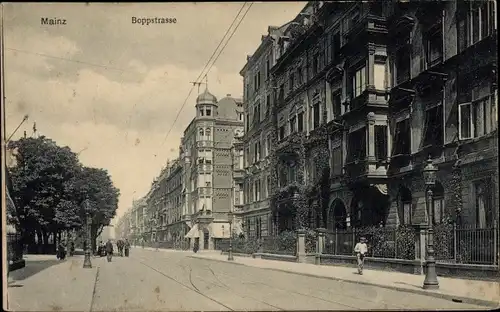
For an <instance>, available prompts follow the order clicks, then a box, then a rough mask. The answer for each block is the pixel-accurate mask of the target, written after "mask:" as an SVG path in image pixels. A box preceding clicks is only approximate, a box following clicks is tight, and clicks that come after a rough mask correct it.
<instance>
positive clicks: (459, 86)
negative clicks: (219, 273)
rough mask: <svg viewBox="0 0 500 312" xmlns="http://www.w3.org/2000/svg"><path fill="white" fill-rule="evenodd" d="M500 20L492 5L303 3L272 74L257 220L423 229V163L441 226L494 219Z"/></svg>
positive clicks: (276, 224) (279, 227)
mask: <svg viewBox="0 0 500 312" xmlns="http://www.w3.org/2000/svg"><path fill="white" fill-rule="evenodd" d="M495 12H496V3H494V2H493V1H491V2H488V1H484V2H478V1H475V2H463V3H455V2H445V1H443V2H432V3H421V2H393V3H383V4H382V3H379V2H321V1H319V2H310V3H308V4H307V5H306V6H305V7H304V9H303V10H302V12H301V13H300V14H299V15H298V16H297V17H296V18H295V19H294V20H293V21H292V22H291V23H289V24H288V26H287V27H286V29H285V30H284V31H283V34H281V35H280V36H279V38H277V40H276V43H277V46H276V55H275V57H276V61H275V64H274V65H273V66H272V68H271V69H270V72H271V78H270V80H271V81H270V82H269V83H268V84H270V87H269V86H268V88H270V89H271V90H273V93H274V96H273V97H272V98H273V102H272V105H271V111H272V113H271V115H272V118H271V124H272V127H271V128H273V129H274V131H271V144H270V146H271V147H272V148H271V149H270V151H269V164H270V165H269V168H270V169H269V170H268V174H269V176H270V179H269V180H270V184H268V185H267V188H268V189H269V195H268V196H267V197H268V198H269V199H270V201H269V206H270V207H269V208H268V210H267V211H266V210H264V211H263V212H262V214H266V213H269V214H271V215H272V217H271V222H270V223H272V228H273V229H275V232H279V231H283V230H293V229H296V228H297V227H308V228H315V227H326V228H329V229H335V228H346V227H352V226H356V227H358V226H367V225H381V226H395V225H398V224H414V225H419V224H423V223H425V222H426V216H427V214H426V213H427V212H426V209H425V196H424V182H423V177H422V168H423V166H424V165H425V163H426V161H427V159H428V158H429V157H430V158H431V159H432V161H433V163H434V164H435V165H436V166H437V167H438V169H439V170H438V183H437V184H436V187H435V189H434V194H435V200H434V207H435V212H436V213H435V216H436V221H437V222H440V221H445V220H446V219H450V218H452V219H457V220H460V222H466V223H469V224H476V225H482V224H485V225H487V224H491V223H492V222H493V220H494V219H495V218H496V219H498V209H497V208H494V207H497V206H498V181H497V179H498V178H497V176H498V166H497V158H496V157H497V154H498V148H497V138H498V134H497V108H496V107H497V104H496V103H497V95H496V94H497V83H496V79H497V77H496V76H497V75H496V51H497V48H496V19H495V18H494V17H495ZM259 48H260V47H259ZM250 64H251V63H247V67H248V66H249V65H250ZM248 77H251V76H250V75H248ZM245 81H247V79H246V80H245ZM246 84H247V83H246V82H245V88H247V85H246ZM245 94H246V93H245ZM245 102H247V101H245ZM250 104H251V101H250V102H249V105H250ZM251 113H252V110H251V109H248V110H247V109H246V110H245V114H246V117H245V118H246V123H249V121H248V120H250V114H251ZM247 131H248V133H246V134H245V139H246V140H245V158H246V159H252V157H253V154H254V152H253V151H252V150H251V148H252V144H253V143H252V141H251V140H250V138H252V135H251V133H252V132H250V130H249V129H248V128H247ZM249 133H250V134H249ZM259 167H260V166H259ZM248 189H249V190H250V189H251V184H250V185H249V187H248ZM256 203H258V200H257V198H256V197H249V198H248V197H247V198H246V200H245V208H246V207H253V206H255V205H257V204H256ZM495 216H496V217H495ZM247 223H250V222H245V225H246V226H248V225H247ZM269 227H270V226H268V228H269ZM248 230H249V229H248ZM253 231H256V232H260V233H262V230H261V229H260V228H258V227H254V230H253ZM253 235H255V236H258V235H262V234H251V235H250V236H253Z"/></svg>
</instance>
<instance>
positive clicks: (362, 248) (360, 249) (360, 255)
mask: <svg viewBox="0 0 500 312" xmlns="http://www.w3.org/2000/svg"><path fill="white" fill-rule="evenodd" d="M354 252H355V253H356V257H357V259H358V273H359V274H360V275H363V265H364V263H365V254H366V253H367V252H368V246H367V245H366V239H365V238H364V237H360V238H359V243H357V244H356V246H355V247H354Z"/></svg>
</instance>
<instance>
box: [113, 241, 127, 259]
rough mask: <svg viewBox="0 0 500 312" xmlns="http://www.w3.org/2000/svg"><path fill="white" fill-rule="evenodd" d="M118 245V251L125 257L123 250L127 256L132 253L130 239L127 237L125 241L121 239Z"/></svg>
mask: <svg viewBox="0 0 500 312" xmlns="http://www.w3.org/2000/svg"><path fill="white" fill-rule="evenodd" d="M116 247H118V252H119V253H120V256H122V257H123V252H125V257H128V255H129V253H130V242H129V241H128V239H125V241H123V240H121V239H119V240H118V241H117V242H116Z"/></svg>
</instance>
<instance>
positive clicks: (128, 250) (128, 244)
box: [123, 239, 130, 257]
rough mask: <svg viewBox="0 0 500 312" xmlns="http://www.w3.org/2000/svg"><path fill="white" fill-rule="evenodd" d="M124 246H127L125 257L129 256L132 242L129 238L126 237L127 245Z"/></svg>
mask: <svg viewBox="0 0 500 312" xmlns="http://www.w3.org/2000/svg"><path fill="white" fill-rule="evenodd" d="M123 247H124V248H125V257H128V255H129V252H130V243H129V241H128V239H125V245H124V246H123Z"/></svg>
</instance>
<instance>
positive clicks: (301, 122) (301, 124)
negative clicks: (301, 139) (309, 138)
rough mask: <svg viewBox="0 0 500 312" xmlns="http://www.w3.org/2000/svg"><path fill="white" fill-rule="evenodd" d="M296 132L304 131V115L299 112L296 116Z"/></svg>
mask: <svg viewBox="0 0 500 312" xmlns="http://www.w3.org/2000/svg"><path fill="white" fill-rule="evenodd" d="M297 131H298V132H303V131H304V113H303V112H300V113H298V114H297Z"/></svg>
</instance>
